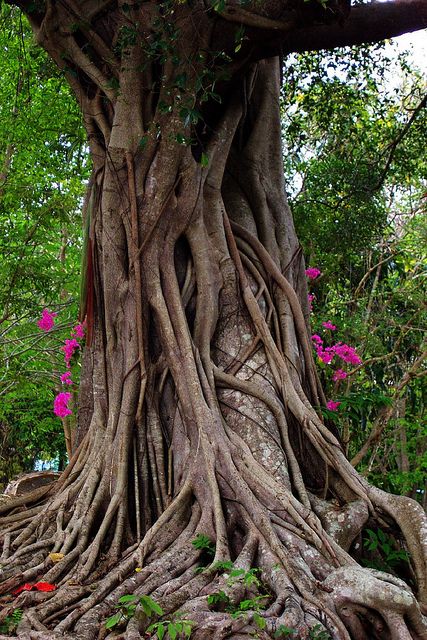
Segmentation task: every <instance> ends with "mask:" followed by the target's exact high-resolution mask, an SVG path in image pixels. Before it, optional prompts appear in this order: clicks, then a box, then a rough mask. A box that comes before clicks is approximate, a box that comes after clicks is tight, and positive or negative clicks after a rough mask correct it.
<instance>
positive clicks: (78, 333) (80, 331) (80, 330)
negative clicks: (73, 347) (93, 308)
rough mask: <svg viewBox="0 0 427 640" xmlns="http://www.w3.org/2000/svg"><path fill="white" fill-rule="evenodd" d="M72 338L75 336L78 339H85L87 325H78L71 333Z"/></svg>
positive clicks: (80, 323)
mask: <svg viewBox="0 0 427 640" xmlns="http://www.w3.org/2000/svg"><path fill="white" fill-rule="evenodd" d="M71 335H72V336H75V337H76V338H84V337H85V325H84V323H82V322H79V324H76V326H75V327H74V329H73V330H72V332H71Z"/></svg>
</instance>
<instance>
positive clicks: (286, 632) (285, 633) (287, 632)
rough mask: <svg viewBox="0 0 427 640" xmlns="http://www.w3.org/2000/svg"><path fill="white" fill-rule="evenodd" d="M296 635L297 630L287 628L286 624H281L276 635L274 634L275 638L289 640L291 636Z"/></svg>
mask: <svg viewBox="0 0 427 640" xmlns="http://www.w3.org/2000/svg"><path fill="white" fill-rule="evenodd" d="M295 634H296V631H295V629H291V628H290V627H287V626H286V625H284V624H281V625H279V626H278V627H277V629H276V631H275V633H274V637H275V638H289V637H291V636H294V635H295Z"/></svg>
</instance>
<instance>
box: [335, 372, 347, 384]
mask: <svg viewBox="0 0 427 640" xmlns="http://www.w3.org/2000/svg"><path fill="white" fill-rule="evenodd" d="M346 377H347V374H346V372H345V371H343V369H337V370H336V371H334V375H333V376H332V380H333V381H334V382H336V381H337V380H344V378H346Z"/></svg>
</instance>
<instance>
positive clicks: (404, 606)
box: [0, 0, 427, 640]
mask: <svg viewBox="0 0 427 640" xmlns="http://www.w3.org/2000/svg"><path fill="white" fill-rule="evenodd" d="M85 11H86V13H85V14H84V15H83V14H82V13H81V9H80V7H79V4H78V3H76V2H75V3H71V2H70V1H69V0H67V2H61V3H48V5H47V10H46V13H45V14H44V13H43V14H42V13H40V12H41V9H37V8H36V9H35V10H33V11H32V12H31V13H30V20H31V21H32V24H33V27H34V29H35V32H36V35H37V37H38V38H39V40H40V42H41V43H42V44H43V46H44V47H45V48H46V49H47V51H48V52H49V53H50V54H51V55H52V57H53V58H54V59H55V60H56V61H57V63H58V65H60V66H61V67H62V68H63V69H64V70H65V72H66V73H67V74H68V77H69V81H70V83H71V85H72V86H73V88H74V90H75V92H76V95H77V97H78V99H79V100H80V104H81V107H82V112H83V117H84V121H85V125H86V128H87V131H88V138H89V143H90V146H91V153H92V156H93V161H94V171H93V179H92V181H91V187H90V188H91V193H90V195H89V196H88V199H87V219H88V242H87V245H86V246H87V252H88V254H87V261H86V264H87V281H86V286H85V291H86V296H85V312H86V319H87V326H88V344H87V347H86V353H85V369H84V373H83V379H82V388H81V397H82V398H83V404H84V419H82V420H81V421H80V426H79V431H78V434H77V437H76V442H75V445H76V450H75V453H74V456H73V458H72V460H71V461H70V464H69V466H68V467H67V469H66V470H65V472H64V473H63V475H62V476H61V478H60V479H59V481H58V482H57V483H56V485H55V487H54V488H53V489H49V490H48V491H47V493H46V491H44V492H40V491H38V492H37V493H35V494H33V495H31V496H30V497H27V498H25V499H22V498H18V499H16V500H14V501H13V503H12V502H10V503H9V502H8V503H6V504H4V505H0V513H3V514H4V515H3V517H2V518H1V523H2V527H3V530H4V533H3V541H4V547H3V559H2V564H3V565H4V569H3V574H4V581H3V583H2V584H1V586H0V590H1V591H2V592H3V593H10V592H11V591H12V590H13V589H15V588H16V587H18V586H19V585H20V584H22V583H26V582H33V581H36V580H41V579H43V580H44V581H47V582H51V583H54V584H56V585H58V588H57V590H56V591H55V592H50V593H49V594H48V596H47V597H43V598H41V597H40V594H38V593H36V592H29V593H25V594H24V595H20V596H18V597H17V598H16V601H15V602H14V604H13V607H18V606H19V607H21V608H24V607H25V612H24V616H23V619H22V622H21V623H20V626H19V627H18V631H19V632H21V633H22V634H24V633H25V634H27V635H26V636H25V637H30V638H37V637H42V638H54V637H60V636H61V634H62V635H64V634H65V635H66V636H67V637H69V638H72V637H76V638H83V639H85V640H86V639H87V640H89V639H92V638H97V637H105V636H106V635H107V636H108V635H109V637H113V634H112V633H111V632H109V631H107V630H105V628H104V623H105V619H106V618H107V617H108V616H109V615H111V613H112V612H114V611H115V609H114V606H115V605H116V603H117V600H118V598H119V597H120V596H123V595H125V594H137V595H141V594H145V595H150V596H151V597H152V598H153V599H154V600H155V601H156V602H158V603H159V604H160V605H161V606H162V608H163V611H164V613H165V616H166V617H167V618H168V619H169V620H170V619H174V618H173V616H175V615H176V614H177V612H182V614H183V615H184V616H185V618H186V619H187V620H191V622H192V635H191V637H192V638H194V639H195V640H198V639H200V640H202V639H210V638H212V639H213V640H220V639H222V638H248V637H251V636H252V637H253V635H254V634H255V633H257V634H258V637H260V638H274V637H280V635H277V634H278V633H280V630H282V631H283V629H292V630H293V631H294V632H295V633H294V637H296V638H308V637H309V634H311V635H312V636H313V633H315V632H317V631H319V633H320V631H323V632H324V633H328V634H329V637H331V638H339V639H348V638H354V639H357V640H364V639H366V640H367V639H368V638H369V639H372V638H390V639H394V638H396V639H397V638H420V639H421V638H426V637H427V625H426V623H425V619H424V618H423V616H422V614H421V611H420V604H419V603H423V602H424V603H425V602H426V599H427V597H426V589H427V582H426V566H425V558H426V541H425V538H424V539H423V531H424V532H425V527H426V522H425V516H424V514H423V511H422V509H421V507H420V506H419V505H418V504H417V503H416V502H414V501H411V500H409V499H408V498H400V497H398V496H390V495H387V494H385V493H384V492H382V491H380V490H379V489H376V488H374V487H371V486H369V485H368V484H367V482H366V481H365V480H364V479H363V478H362V477H360V476H359V475H358V474H357V472H356V471H355V470H354V469H353V467H352V466H351V464H350V463H349V462H348V461H347V459H346V458H345V456H344V453H343V451H342V448H341V445H340V442H339V439H338V438H337V437H336V434H334V433H332V432H331V431H330V430H329V429H328V427H327V425H325V424H324V423H323V421H322V418H321V417H320V415H319V413H318V411H317V409H318V408H319V407H320V406H321V405H322V404H324V402H325V399H324V396H323V392H322V389H321V387H320V384H319V381H318V377H317V374H316V370H315V366H314V363H313V358H312V354H311V348H310V344H309V343H310V341H309V337H308V335H309V334H308V325H309V320H308V305H307V289H306V284H305V274H304V260H303V256H302V253H301V250H300V246H299V243H298V239H297V237H296V235H295V230H294V227H293V222H292V216H291V213H290V210H289V207H288V205H287V202H286V197H285V191H284V184H283V172H282V160H281V150H280V113H279V79H280V64H279V61H278V59H277V58H272V59H269V60H264V61H260V62H256V61H254V60H253V59H251V58H250V57H248V59H245V57H244V56H243V57H240V54H239V55H234V54H235V53H236V52H235V51H234V49H237V48H238V47H237V46H236V26H235V25H234V24H232V23H230V24H229V25H228V26H227V24H225V23H224V21H223V18H221V17H217V16H216V15H215V13H214V12H212V11H210V10H206V8H205V7H204V6H203V5H201V4H197V3H195V5H194V6H193V7H190V6H188V5H186V4H177V5H175V4H173V3H163V4H162V5H157V3H150V2H148V3H144V4H142V5H141V6H140V3H121V4H120V6H116V4H115V3H113V2H105V3H103V4H101V3H88V4H87V6H86V7H85ZM88 15H89V16H90V17H91V19H92V25H90V24H89V22H88V17H87V16H88ZM266 17H268V16H266ZM76 18H78V20H76ZM71 20H72V22H71ZM237 53H239V52H237ZM256 57H257V54H256V55H255V54H254V58H256ZM20 507H24V508H25V509H27V511H25V510H21V509H20ZM368 523H369V526H371V527H372V526H375V525H377V526H387V527H388V528H389V529H390V531H392V532H393V533H394V534H395V535H396V539H397V540H398V541H399V540H401V541H402V544H405V545H406V547H407V549H408V550H409V552H410V554H411V566H412V571H413V573H414V576H415V577H416V582H417V594H416V595H415V594H414V593H413V592H412V591H411V589H410V587H409V586H408V585H407V584H406V583H404V582H403V581H402V580H400V579H399V578H398V577H397V576H392V575H388V574H382V573H381V572H375V571H373V570H367V569H362V568H361V567H360V566H359V565H358V564H357V562H356V560H355V559H354V558H353V556H352V553H353V551H354V546H353V545H354V543H355V541H356V539H357V538H358V536H359V535H360V533H361V531H362V530H363V527H364V526H365V525H367V524H368ZM423 528H424V529H423ZM201 535H203V536H205V537H206V538H208V539H209V540H210V543H209V544H208V545H207V546H206V543H205V547H203V548H200V545H198V544H197V542H196V544H192V543H193V542H195V541H197V540H199V541H200V536H201ZM198 536H199V538H198ZM403 541H404V542H403ZM209 545H210V546H209ZM52 552H53V553H59V554H62V555H61V559H60V561H59V562H55V563H53V561H52V557H51V556H49V554H50V553H52ZM231 563H233V566H234V568H239V569H241V572H240V573H238V575H236V576H233V575H231V576H230V570H231V571H232V566H231ZM136 569H138V571H137V572H135V570H136ZM251 569H256V570H257V571H259V578H256V579H255V580H249V579H248V576H250V575H251V574H250V573H248V572H250V570H251ZM219 593H223V596H222V597H223V600H222V602H223V603H224V602H227V605H226V606H224V605H221V602H220V603H219V604H218V602H217V603H216V604H215V602H214V603H212V599H211V600H209V601H208V596H212V595H215V594H216V595H217V594H219ZM247 600H252V603H251V604H250V605H247V606H248V607H249V608H248V609H247V611H246V610H244V608H242V602H243V601H247ZM11 606H12V605H11ZM232 612H234V613H235V614H236V615H234V616H233V615H231V613H232ZM6 613H7V611H6ZM5 615H6V614H5ZM260 619H261V620H262V621H263V622H262V623H261V622H260ZM150 622H153V620H152V619H148V618H147V616H144V615H142V614H140V613H139V612H138V611H137V614H136V615H135V616H132V617H131V618H130V619H129V620H127V619H126V618H123V620H122V623H121V633H122V635H121V636H120V637H125V638H129V639H130V638H132V639H134V638H142V637H147V636H145V635H144V634H145V633H146V631H147V628H148V626H149V624H150ZM316 629H317V631H316ZM55 634H56V635H55ZM283 634H284V632H283ZM22 637H24V636H22ZM115 637H117V636H115Z"/></svg>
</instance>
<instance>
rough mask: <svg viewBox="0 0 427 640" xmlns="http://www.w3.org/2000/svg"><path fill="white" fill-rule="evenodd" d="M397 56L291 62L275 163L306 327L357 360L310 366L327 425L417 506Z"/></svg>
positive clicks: (405, 134) (408, 140)
mask: <svg viewBox="0 0 427 640" xmlns="http://www.w3.org/2000/svg"><path fill="white" fill-rule="evenodd" d="M391 53H392V54H393V55H392V56H390V54H391ZM408 62H409V60H408V53H405V54H399V55H398V54H397V51H393V49H391V48H390V45H387V47H386V46H385V44H384V43H383V44H380V45H376V46H375V47H370V48H369V49H367V48H366V47H353V49H352V50H349V49H346V50H345V51H343V50H339V49H338V50H336V51H333V52H330V53H329V54H328V55H326V54H325V52H323V53H322V54H321V53H311V54H310V55H307V54H304V55H303V54H299V55H298V56H290V57H289V58H288V60H287V62H286V65H285V71H284V76H285V79H286V82H285V84H284V99H283V108H284V119H283V126H284V144H285V154H284V155H285V171H286V182H287V185H288V188H290V191H291V192H290V194H289V195H290V203H291V207H292V210H293V212H294V219H295V222H296V227H297V232H298V236H299V238H300V239H301V242H302V244H303V247H304V253H305V255H306V256H307V257H308V259H309V261H310V263H311V264H314V265H316V266H318V267H320V268H321V270H322V277H321V278H318V279H316V280H315V281H314V282H313V283H312V292H313V295H314V296H315V297H314V300H313V312H314V315H313V316H312V328H313V329H312V330H313V333H314V334H320V335H323V336H325V334H326V335H327V334H328V332H329V331H328V330H327V329H325V328H324V327H323V326H322V321H324V320H325V319H328V320H329V321H330V322H332V324H334V325H336V326H337V332H335V333H333V334H331V333H330V332H329V340H330V341H331V340H332V341H333V337H334V336H338V338H335V340H337V339H340V340H342V341H344V342H347V343H349V344H354V345H357V346H358V353H359V354H360V355H361V356H362V358H363V365H362V366H359V367H356V368H354V367H353V368H352V369H353V370H352V371H348V373H349V374H350V375H348V377H347V378H344V380H345V381H344V380H341V381H339V380H338V381H333V379H332V378H333V375H334V366H333V365H334V362H332V363H330V364H325V363H323V362H321V361H320V362H319V364H320V367H321V376H322V381H323V384H324V386H325V388H326V389H327V393H328V394H329V396H330V397H331V396H333V397H334V398H335V399H336V400H337V401H340V402H341V405H340V408H339V411H337V412H334V413H329V414H328V417H329V419H334V420H335V422H336V424H337V426H338V427H339V428H340V430H341V433H342V438H343V441H344V445H345V446H346V448H347V449H346V450H347V451H348V452H349V453H350V458H351V459H352V462H353V464H359V465H360V463H361V462H362V461H363V462H364V464H363V465H362V466H361V467H359V468H361V469H362V470H363V471H364V472H365V473H367V474H368V477H369V478H371V479H372V481H373V482H374V484H377V485H378V486H381V487H386V488H388V489H389V490H391V491H392V492H393V493H404V494H406V495H411V496H412V497H416V498H417V499H419V500H421V501H422V502H423V504H424V506H425V500H426V499H427V495H426V491H425V482H426V436H427V434H426V431H425V428H424V427H423V426H422V425H423V422H424V416H425V397H426V386H425V385H426V382H425V374H426V368H425V330H426V306H425V294H424V291H425V277H426V273H425V264H426V252H425V246H426V243H425V233H426V228H425V192H426V184H427V182H426V180H427V167H426V164H425V154H424V153H423V152H422V148H423V147H424V145H425V144H426V139H425V133H426V131H427V123H426V114H427V112H426V108H425V106H426V99H425V95H424V91H425V78H424V77H423V76H422V74H421V73H419V72H418V73H417V71H416V69H415V68H414V65H412V66H411V68H409V67H408ZM384 431H388V433H389V435H388V436H387V437H383V436H384ZM380 440H381V442H380Z"/></svg>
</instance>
